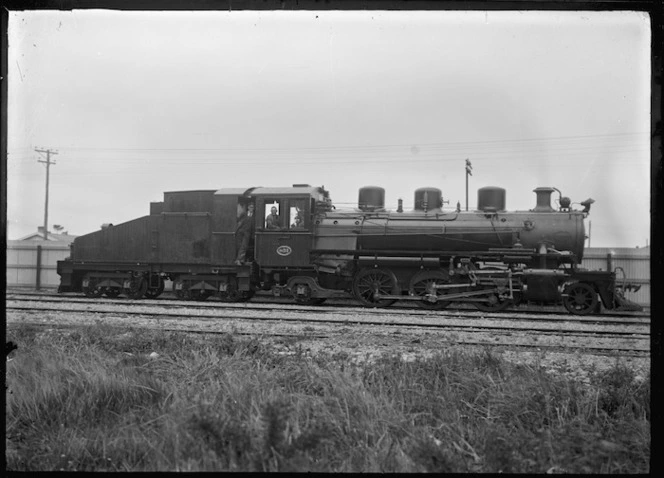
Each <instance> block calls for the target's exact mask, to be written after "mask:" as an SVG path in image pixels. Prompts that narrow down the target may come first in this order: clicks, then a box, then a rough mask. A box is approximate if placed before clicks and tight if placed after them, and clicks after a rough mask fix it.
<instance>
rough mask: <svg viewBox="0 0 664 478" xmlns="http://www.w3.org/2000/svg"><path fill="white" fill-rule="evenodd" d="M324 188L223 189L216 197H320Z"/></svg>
mask: <svg viewBox="0 0 664 478" xmlns="http://www.w3.org/2000/svg"><path fill="white" fill-rule="evenodd" d="M322 191H323V188H320V187H318V186H309V185H308V184H303V185H295V186H292V187H287V188H274V187H268V188H264V187H260V186H259V187H253V188H223V189H219V190H217V191H216V192H215V193H214V194H215V195H225V196H228V195H231V196H246V197H253V196H301V195H305V194H306V195H308V196H314V197H315V196H318V195H319V194H322Z"/></svg>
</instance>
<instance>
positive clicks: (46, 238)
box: [35, 148, 58, 241]
mask: <svg viewBox="0 0 664 478" xmlns="http://www.w3.org/2000/svg"><path fill="white" fill-rule="evenodd" d="M35 151H37V152H38V153H46V161H42V160H41V159H40V160H38V161H37V162H39V163H44V164H46V200H45V204H44V240H45V241H46V240H48V180H49V173H50V169H51V164H55V161H51V155H52V154H58V153H57V151H51V150H50V149H37V148H35Z"/></svg>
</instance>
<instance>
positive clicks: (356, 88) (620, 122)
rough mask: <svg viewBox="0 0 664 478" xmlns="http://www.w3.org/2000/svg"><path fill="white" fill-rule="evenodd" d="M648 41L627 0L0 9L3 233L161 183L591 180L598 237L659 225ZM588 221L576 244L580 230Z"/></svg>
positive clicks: (344, 200) (199, 186)
mask: <svg viewBox="0 0 664 478" xmlns="http://www.w3.org/2000/svg"><path fill="white" fill-rule="evenodd" d="M650 42H651V25H650V20H649V18H648V16H647V15H646V14H645V13H640V12H626V11H623V12H620V11H618V12H611V11H603V12H601V11H600V12H588V11H585V12H552V11H548V12H535V11H530V12H529V11H518V12H517V11H499V12H498V11H496V12H494V11H491V12H484V11H475V12H462V11H458V12H451V11H448V12H445V11H441V12H431V11H428V12H417V11H391V12H388V11H348V12H343V11H289V12H286V11H262V12H250V11H233V12H228V11H223V12H221V11H220V12H209V11H207V12H157V11H151V12H128V11H110V10H85V11H83V10H78V11H77V10H74V11H20V12H19V11H15V12H10V13H9V50H8V54H9V57H8V98H9V101H8V138H7V139H8V142H7V146H8V148H7V149H8V158H7V171H8V172H7V176H8V177H7V228H8V239H18V238H20V237H22V236H25V235H27V234H30V233H32V232H35V231H36V230H37V227H38V226H42V225H43V223H44V202H45V201H44V199H45V182H46V166H45V164H44V163H41V162H40V161H45V160H46V154H45V153H40V152H38V151H36V150H37V149H40V150H51V151H53V152H54V153H57V154H52V155H51V160H52V161H55V164H53V165H51V167H50V181H49V183H50V184H49V215H48V224H49V229H50V230H53V225H54V224H58V225H61V226H63V227H64V230H66V231H68V232H69V234H73V235H82V234H87V233H89V232H93V231H96V230H98V229H99V227H100V225H101V224H104V223H113V224H120V223H122V222H125V221H129V220H131V219H134V218H137V217H141V216H144V215H147V214H149V210H150V202H156V201H161V200H163V193H164V191H180V190H204V189H221V188H225V187H247V188H249V187H254V186H265V187H285V186H290V185H292V184H295V183H306V184H311V185H313V186H325V188H326V189H327V190H329V191H330V196H331V198H332V200H333V203H334V204H335V205H336V206H337V208H352V207H356V205H357V200H358V190H359V188H361V187H363V186H369V185H371V186H380V187H383V188H385V199H386V207H387V208H388V209H396V207H397V201H398V199H400V198H401V199H403V203H404V209H406V210H408V209H412V207H413V197H414V191H415V190H416V189H418V188H420V187H437V188H439V189H441V190H442V192H443V197H444V200H445V201H449V203H446V204H445V207H446V208H451V209H453V208H455V207H456V204H457V202H459V203H460V204H461V207H462V209H465V206H466V204H465V197H466V189H465V184H466V176H465V161H466V159H469V160H470V162H471V163H472V168H473V169H472V176H470V177H469V193H468V196H469V200H468V202H469V208H470V209H473V207H474V206H475V205H476V203H477V189H479V188H481V187H484V186H498V187H502V188H505V189H506V207H507V209H508V210H528V209H532V208H533V207H535V203H536V200H535V194H534V193H533V189H535V188H536V187H542V186H551V187H555V188H558V189H559V190H560V191H561V192H562V194H563V195H564V196H568V197H570V198H571V200H572V203H573V207H575V208H578V209H580V208H581V206H579V205H578V203H580V202H582V201H584V200H586V199H587V198H593V199H594V200H595V203H594V204H593V206H592V208H591V211H590V215H589V217H588V219H587V225H586V232H588V221H590V231H591V233H590V234H591V237H590V245H591V246H593V247H636V246H640V247H643V246H645V245H647V244H649V240H650V222H651V221H650V142H649V138H650V73H651V70H650V56H651V55H650ZM587 245H588V241H587V242H586V246H587Z"/></svg>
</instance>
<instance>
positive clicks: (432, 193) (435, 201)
mask: <svg viewBox="0 0 664 478" xmlns="http://www.w3.org/2000/svg"><path fill="white" fill-rule="evenodd" d="M441 207H443V192H442V191H441V190H440V189H438V188H419V189H416V190H415V210H416V211H429V210H431V209H440V208H441Z"/></svg>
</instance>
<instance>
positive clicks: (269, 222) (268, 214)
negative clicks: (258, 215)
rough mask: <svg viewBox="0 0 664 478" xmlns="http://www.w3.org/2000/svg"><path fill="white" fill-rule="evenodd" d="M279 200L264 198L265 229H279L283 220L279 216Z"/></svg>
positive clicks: (280, 209) (280, 208)
mask: <svg viewBox="0 0 664 478" xmlns="http://www.w3.org/2000/svg"><path fill="white" fill-rule="evenodd" d="M281 211H282V207H281V201H280V200H277V199H266V200H265V211H264V215H263V217H264V218H265V221H264V224H263V227H265V229H280V228H281V227H282V224H283V221H282V218H281Z"/></svg>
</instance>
